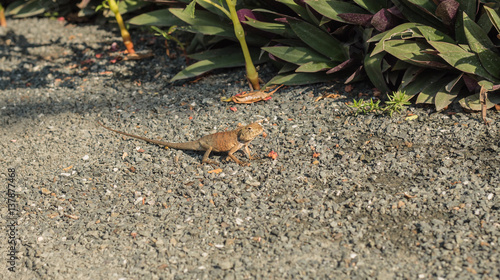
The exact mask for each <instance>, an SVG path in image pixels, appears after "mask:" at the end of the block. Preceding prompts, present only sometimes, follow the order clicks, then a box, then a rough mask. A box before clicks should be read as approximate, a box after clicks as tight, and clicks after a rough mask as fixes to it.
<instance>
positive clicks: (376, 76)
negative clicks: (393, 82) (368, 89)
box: [364, 53, 391, 93]
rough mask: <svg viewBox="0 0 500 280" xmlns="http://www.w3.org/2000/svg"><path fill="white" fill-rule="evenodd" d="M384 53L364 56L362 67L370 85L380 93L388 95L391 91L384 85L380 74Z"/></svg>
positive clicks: (382, 76)
mask: <svg viewBox="0 0 500 280" xmlns="http://www.w3.org/2000/svg"><path fill="white" fill-rule="evenodd" d="M384 56H385V53H379V54H376V55H373V56H371V55H366V56H365V60H364V67H365V71H366V74H367V75H368V78H369V79H370V81H371V82H372V84H373V85H374V86H375V87H376V88H377V89H378V90H380V91H381V92H382V93H389V92H390V91H391V90H390V89H389V87H388V86H387V84H386V83H385V79H384V75H383V74H382V62H383V58H384Z"/></svg>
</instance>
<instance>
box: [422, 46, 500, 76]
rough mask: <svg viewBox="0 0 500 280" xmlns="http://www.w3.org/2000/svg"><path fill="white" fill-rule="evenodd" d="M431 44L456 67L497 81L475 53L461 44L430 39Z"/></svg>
mask: <svg viewBox="0 0 500 280" xmlns="http://www.w3.org/2000/svg"><path fill="white" fill-rule="evenodd" d="M429 44H430V45H432V46H433V47H434V48H435V49H436V50H437V51H438V52H439V54H438V55H439V56H440V57H442V58H443V59H444V60H445V61H446V62H448V64H450V65H451V66H453V67H454V68H456V69H458V70H460V71H463V72H466V73H470V74H475V75H478V76H481V77H484V78H487V79H489V80H490V81H497V79H495V78H494V77H492V76H491V75H490V74H489V73H488V72H487V71H486V70H485V69H484V68H483V66H482V65H481V62H480V61H479V59H478V57H477V56H476V55H475V54H473V53H471V52H468V51H466V50H464V49H463V48H461V47H460V46H457V45H455V44H450V43H446V42H434V41H430V42H429Z"/></svg>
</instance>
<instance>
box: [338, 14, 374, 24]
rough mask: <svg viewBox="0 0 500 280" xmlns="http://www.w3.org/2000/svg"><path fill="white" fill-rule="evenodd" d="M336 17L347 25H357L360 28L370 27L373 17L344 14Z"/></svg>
mask: <svg viewBox="0 0 500 280" xmlns="http://www.w3.org/2000/svg"><path fill="white" fill-rule="evenodd" d="M338 16H339V17H340V18H341V19H343V20H345V21H347V22H348V23H353V24H359V25H362V26H370V21H371V20H372V18H373V15H368V14H355V13H344V14H339V15H338Z"/></svg>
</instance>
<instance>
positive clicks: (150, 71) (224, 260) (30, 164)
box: [0, 19, 500, 279]
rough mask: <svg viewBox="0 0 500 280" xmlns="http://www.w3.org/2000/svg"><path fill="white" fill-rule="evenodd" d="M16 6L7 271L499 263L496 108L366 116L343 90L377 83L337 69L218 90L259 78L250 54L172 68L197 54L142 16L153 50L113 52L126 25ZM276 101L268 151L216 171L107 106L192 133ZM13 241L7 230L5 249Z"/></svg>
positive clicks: (258, 144)
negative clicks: (233, 98)
mask: <svg viewBox="0 0 500 280" xmlns="http://www.w3.org/2000/svg"><path fill="white" fill-rule="evenodd" d="M8 23H9V27H8V29H7V30H5V29H3V30H1V31H0V89H1V92H0V124H1V127H2V130H1V133H0V145H1V149H0V154H1V156H0V165H1V166H2V170H1V172H0V180H1V185H2V189H3V190H4V191H2V193H1V199H2V205H4V206H2V207H1V209H0V213H1V216H2V217H7V215H8V209H7V206H6V204H7V203H4V202H6V201H7V191H6V188H7V183H8V182H7V178H8V177H7V176H8V172H7V168H15V169H16V177H15V178H16V179H15V186H16V188H15V191H16V194H17V201H16V205H17V209H18V210H19V216H20V217H19V219H18V226H17V238H18V240H17V241H18V244H17V245H18V247H17V250H19V252H18V253H17V256H18V258H19V259H18V260H17V261H16V267H15V268H16V272H9V271H7V268H8V267H9V266H8V265H7V264H6V263H7V260H6V258H2V259H3V260H4V261H3V262H4V263H2V264H1V265H0V278H2V277H4V278H5V277H6V279H14V278H15V279H221V278H224V279H244V278H249V279H283V278H286V279H290V278H294V279H325V278H335V279H348V278H355V279H367V278H370V279H374V278H376V279H498V278H499V277H500V268H499V267H500V265H499V262H500V254H499V250H498V248H499V247H498V243H499V237H500V221H499V216H500V215H499V209H500V200H499V195H500V188H499V185H500V175H499V174H500V147H499V146H500V138H499V128H500V115H499V114H498V113H496V112H495V111H489V112H488V115H489V117H490V118H491V119H492V120H493V122H492V123H491V125H490V126H485V125H483V124H482V122H481V120H480V116H479V115H478V114H476V113H464V112H462V111H461V110H460V109H459V108H458V107H457V106H454V107H453V108H452V110H451V112H454V113H453V114H449V113H447V112H445V113H436V112H434V111H433V109H432V108H415V107H411V108H408V112H406V111H405V112H404V114H402V115H397V116H395V117H393V118H390V117H388V116H377V115H359V116H355V115H354V114H353V113H352V111H351V110H350V109H349V108H348V107H347V106H346V105H345V102H346V101H348V100H352V98H353V97H356V96H357V95H358V93H365V94H368V95H369V94H371V89H370V88H369V87H367V86H365V85H362V84H356V85H355V86H354V89H353V91H351V92H350V93H346V92H345V91H344V86H343V85H342V84H336V83H331V84H319V85H312V86H301V87H288V88H284V89H281V90H279V91H278V92H277V93H276V94H275V95H274V96H273V98H272V99H271V100H270V101H267V102H260V103H257V104H252V105H233V104H228V103H223V102H220V98H221V97H222V96H229V95H231V94H235V93H237V92H239V91H242V90H246V89H247V86H246V83H245V82H244V80H245V79H244V72H243V71H242V69H237V70H227V71H216V72H214V73H212V74H210V75H207V76H205V77H203V78H202V79H201V80H199V81H197V82H188V81H184V82H180V83H174V84H172V83H169V82H168V79H169V78H171V77H173V75H175V73H177V72H178V71H179V70H180V69H182V67H184V65H185V64H184V60H183V58H182V57H180V56H178V57H177V58H175V59H169V58H168V57H166V56H165V55H164V53H165V50H164V48H162V45H163V44H162V42H161V40H158V41H157V42H155V43H153V44H150V45H148V44H147V42H148V41H149V39H148V38H147V37H146V40H143V41H139V39H138V38H139V36H138V35H136V34H137V32H132V33H133V36H134V33H135V36H136V37H135V38H134V39H135V40H137V42H136V44H135V45H136V48H137V49H153V50H154V52H155V54H156V56H155V57H154V58H152V59H148V60H143V61H121V62H119V63H115V64H113V63H111V62H110V59H111V57H110V56H109V55H108V49H109V47H110V45H111V43H112V42H118V43H120V38H119V37H117V36H118V34H119V33H118V31H117V30H116V29H114V30H112V29H109V28H104V27H102V26H94V25H78V26H74V25H70V24H65V23H64V22H58V21H55V20H49V19H24V20H12V19H11V20H9V22H8ZM120 45H121V44H120ZM172 51H173V52H175V51H174V50H172ZM96 54H104V56H103V57H102V58H96V57H95V55H96ZM88 59H94V60H95V62H94V63H91V64H85V62H86V61H87V60H88ZM260 71H261V75H262V77H263V78H264V79H269V78H270V77H271V75H272V72H271V71H272V69H270V67H268V66H261V70H260ZM337 92H338V93H339V94H340V95H341V97H339V98H336V99H332V98H327V99H323V100H320V101H315V99H316V98H317V97H318V96H321V95H323V94H324V93H337ZM230 107H235V108H236V109H237V111H232V110H230ZM408 113H413V114H416V115H418V119H416V120H413V121H411V120H405V116H406V115H407V114H408ZM455 113H456V114H455ZM263 118H266V119H268V122H267V123H266V125H265V130H266V132H267V134H268V135H267V137H265V138H263V137H259V138H257V139H256V140H255V141H254V142H252V144H253V145H252V151H253V152H254V153H257V154H258V155H260V157H261V159H258V160H255V161H252V163H251V166H250V167H241V166H238V165H236V164H235V163H233V162H224V158H225V157H224V155H217V154H215V155H213V156H212V158H213V159H214V160H217V161H219V162H221V165H220V168H221V169H222V172H220V173H218V174H217V173H211V172H210V171H212V170H213V169H214V168H213V167H211V166H209V165H199V163H200V161H201V158H202V156H203V154H202V153H197V152H190V151H177V150H172V149H168V150H165V149H162V148H161V147H159V146H155V145H150V144H147V143H144V142H142V141H140V140H136V139H130V138H127V137H122V136H119V135H117V134H114V133H112V132H109V131H106V130H104V129H102V128H101V127H99V126H97V125H96V123H95V120H102V121H103V122H104V123H106V124H108V125H109V126H112V127H115V128H117V129H120V130H124V131H128V132H131V133H135V134H140V135H146V136H147V137H151V138H162V139H166V140H170V141H187V140H193V139H196V138H198V137H201V136H203V135H205V134H209V133H212V132H215V131H220V130H225V129H228V128H234V127H236V126H237V124H239V123H244V124H246V123H249V122H252V121H254V120H258V119H263ZM146 132H147V134H145V133H146ZM138 148H140V149H142V150H138ZM271 151H275V152H276V153H277V154H278V158H277V159H276V160H273V159H271V158H269V157H267V155H268V154H269V152H271ZM237 156H238V157H240V158H242V159H244V158H245V157H244V155H243V153H238V155H237ZM4 186H5V187H4ZM2 224H3V225H5V222H4V221H2ZM7 241H8V238H7V234H6V231H5V230H2V232H1V233H0V248H2V249H1V250H2V256H6V254H7V250H6V249H5V248H7V247H8V246H7Z"/></svg>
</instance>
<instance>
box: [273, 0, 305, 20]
mask: <svg viewBox="0 0 500 280" xmlns="http://www.w3.org/2000/svg"><path fill="white" fill-rule="evenodd" d="M276 2H280V3H282V4H284V5H286V6H287V7H288V8H290V9H291V10H293V11H294V12H295V13H296V14H297V15H299V16H300V17H301V18H302V19H304V20H305V21H308V22H312V21H313V19H312V18H311V16H310V15H309V12H308V11H307V9H306V8H304V7H302V6H300V5H298V4H297V3H295V2H294V1H293V0H276Z"/></svg>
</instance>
